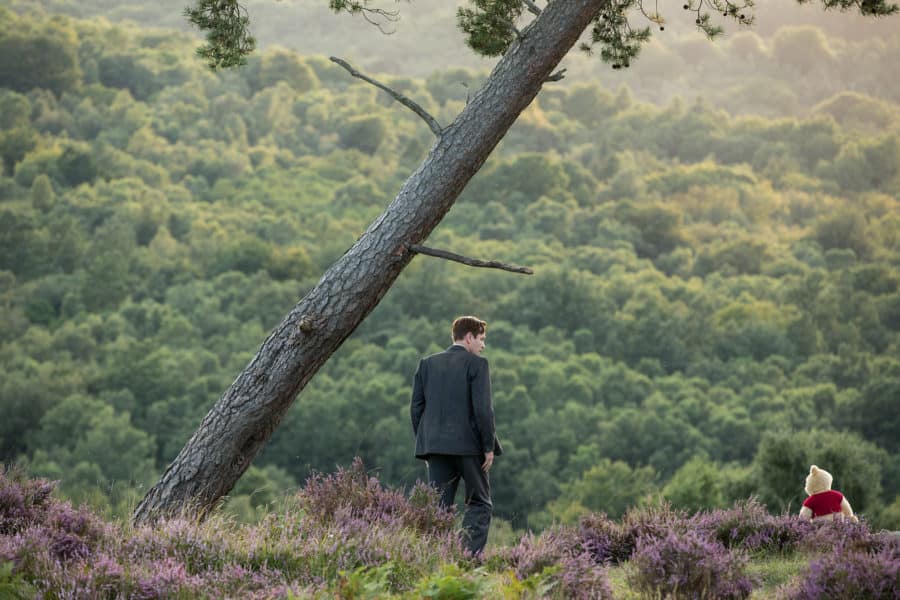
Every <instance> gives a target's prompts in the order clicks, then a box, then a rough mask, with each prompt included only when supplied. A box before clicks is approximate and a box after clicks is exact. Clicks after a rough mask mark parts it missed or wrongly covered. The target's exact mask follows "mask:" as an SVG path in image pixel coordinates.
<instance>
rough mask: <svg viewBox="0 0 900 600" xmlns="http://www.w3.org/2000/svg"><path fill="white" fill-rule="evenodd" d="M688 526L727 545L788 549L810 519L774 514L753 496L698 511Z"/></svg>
mask: <svg viewBox="0 0 900 600" xmlns="http://www.w3.org/2000/svg"><path fill="white" fill-rule="evenodd" d="M689 527H690V528H691V529H693V530H695V531H698V532H702V533H704V534H705V535H708V536H709V537H711V538H713V539H716V540H718V541H719V542H720V543H721V544H722V545H724V546H725V547H727V548H743V549H744V550H747V551H749V552H767V553H768V552H780V553H784V552H789V551H792V550H794V548H796V546H797V545H798V544H799V543H800V541H801V540H803V539H804V538H805V537H806V535H807V534H808V533H809V531H810V529H811V528H812V523H811V522H810V521H807V520H803V519H800V518H798V517H796V516H789V515H784V516H780V517H773V516H772V515H770V514H769V513H768V511H767V510H766V508H765V507H764V506H763V505H762V504H760V503H759V502H758V501H757V500H755V499H752V498H751V499H749V500H746V501H744V502H739V503H736V504H735V505H734V506H733V507H732V508H730V509H724V510H722V509H720V510H714V511H711V512H702V513H697V514H696V515H694V516H693V517H692V518H691V519H690V520H689Z"/></svg>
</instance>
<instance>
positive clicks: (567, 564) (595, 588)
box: [559, 552, 613, 600]
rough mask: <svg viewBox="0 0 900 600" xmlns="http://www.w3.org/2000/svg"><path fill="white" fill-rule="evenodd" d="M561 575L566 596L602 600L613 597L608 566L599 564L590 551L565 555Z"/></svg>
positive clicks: (562, 588) (561, 562)
mask: <svg viewBox="0 0 900 600" xmlns="http://www.w3.org/2000/svg"><path fill="white" fill-rule="evenodd" d="M559 575H560V580H561V583H562V587H561V590H562V592H563V594H564V595H565V597H566V598H575V599H576V600H601V599H605V598H612V597H613V593H612V586H611V585H610V584H609V579H608V577H607V572H606V567H605V566H603V565H601V564H598V563H597V561H596V560H594V557H593V556H592V554H591V553H590V552H582V553H581V554H577V555H574V556H567V557H564V558H563V559H562V560H561V561H560V573H559Z"/></svg>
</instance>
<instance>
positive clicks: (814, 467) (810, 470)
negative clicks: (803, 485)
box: [809, 465, 819, 475]
mask: <svg viewBox="0 0 900 600" xmlns="http://www.w3.org/2000/svg"><path fill="white" fill-rule="evenodd" d="M818 470H819V467H817V466H816V465H813V466H811V467H810V468H809V474H810V475H815V474H816V472H817V471H818Z"/></svg>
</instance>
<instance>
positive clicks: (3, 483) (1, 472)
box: [0, 465, 56, 535]
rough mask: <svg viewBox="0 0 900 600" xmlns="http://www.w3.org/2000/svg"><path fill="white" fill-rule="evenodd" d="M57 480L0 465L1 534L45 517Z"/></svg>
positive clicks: (19, 529) (14, 530)
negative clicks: (33, 477)
mask: <svg viewBox="0 0 900 600" xmlns="http://www.w3.org/2000/svg"><path fill="white" fill-rule="evenodd" d="M55 487H56V483H55V482H49V481H46V480H43V479H33V480H29V479H27V478H26V477H25V476H24V475H23V474H22V473H21V472H20V471H18V470H17V469H11V470H8V469H6V467H4V466H3V465H0V535H8V534H11V533H16V532H18V531H21V530H22V529H24V528H25V527H27V526H29V525H31V524H32V523H35V522H37V521H40V520H42V517H43V515H44V513H45V511H46V509H47V507H48V505H49V503H50V502H49V500H50V494H51V493H52V491H53V489H54V488H55Z"/></svg>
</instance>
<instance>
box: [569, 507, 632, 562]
mask: <svg viewBox="0 0 900 600" xmlns="http://www.w3.org/2000/svg"><path fill="white" fill-rule="evenodd" d="M578 534H579V537H580V538H581V545H582V548H583V549H584V550H585V551H586V552H590V554H591V556H592V557H593V558H594V561H595V562H598V563H614V564H619V563H623V562H625V561H627V560H628V559H629V558H631V553H632V552H634V538H633V537H632V536H626V535H625V532H624V531H623V529H622V527H621V526H620V525H618V524H617V523H615V522H614V521H612V520H611V519H609V517H607V516H606V515H605V514H603V513H591V514H587V515H585V516H583V517H582V518H581V520H580V521H579V523H578Z"/></svg>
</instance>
